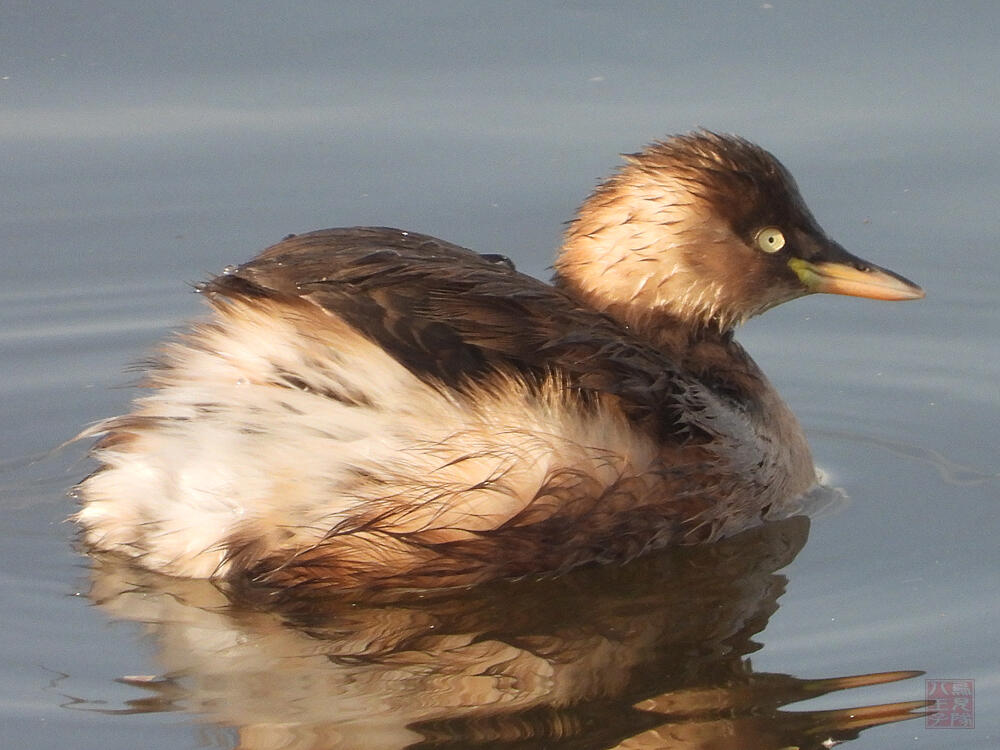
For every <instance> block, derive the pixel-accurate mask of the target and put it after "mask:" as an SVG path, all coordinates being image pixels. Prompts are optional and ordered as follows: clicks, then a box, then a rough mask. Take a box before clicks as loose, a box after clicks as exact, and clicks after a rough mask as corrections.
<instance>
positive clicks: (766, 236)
mask: <svg viewBox="0 0 1000 750" xmlns="http://www.w3.org/2000/svg"><path fill="white" fill-rule="evenodd" d="M753 241H754V243H755V244H756V245H757V247H758V249H760V250H763V251H764V252H765V253H776V252H778V251H779V250H780V249H781V248H783V247H784V246H785V235H783V234H782V233H781V230H780V229H778V228H777V227H764V228H763V229H761V230H760V231H759V232H757V236H756V237H754V238H753Z"/></svg>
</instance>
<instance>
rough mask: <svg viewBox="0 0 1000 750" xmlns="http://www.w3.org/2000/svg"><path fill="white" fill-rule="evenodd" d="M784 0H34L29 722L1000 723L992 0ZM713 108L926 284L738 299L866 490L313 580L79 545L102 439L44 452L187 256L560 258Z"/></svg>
mask: <svg viewBox="0 0 1000 750" xmlns="http://www.w3.org/2000/svg"><path fill="white" fill-rule="evenodd" d="M771 5H773V6H774V7H770V6H767V5H766V4H759V3H747V4H744V5H739V6H734V5H732V4H728V3H724V4H714V5H713V4H697V5H691V6H679V5H672V4H671V5H668V4H659V3H650V4H635V5H630V6H626V7H625V8H624V9H622V8H620V7H618V6H617V5H611V4H604V3H576V4H558V5H557V4H552V5H546V6H544V7H541V8H539V7H537V6H536V4H532V3H524V4H517V3H505V4H501V5H496V6H491V7H487V6H483V5H474V6H473V5H465V4H451V3H421V4H387V5H379V6H372V5H369V4H337V5H336V6H332V5H327V4H324V3H316V4H308V3H304V4H297V5H295V6H294V7H292V8H288V7H285V6H281V5H271V4H263V3H258V4H254V3H241V4H240V5H239V6H238V7H236V6H234V7H232V8H225V7H222V6H203V5H201V4H196V3H190V4H184V3H175V4H171V5H170V6H162V5H160V4H142V3H111V2H104V3H88V4H86V5H84V6H81V5H79V4H78V5H74V6H72V7H69V6H63V5H61V4H45V3H30V4H28V3H24V4H15V3H8V4H7V5H5V8H4V9H3V10H2V11H0V92H2V97H0V144H2V150H3V152H4V155H5V156H4V161H5V166H4V177H5V179H4V180H3V183H2V185H3V187H2V188H0V258H2V259H3V274H2V275H0V367H2V372H3V378H2V381H0V415H2V424H3V425H4V429H3V430H2V431H0V528H2V531H3V543H2V544H0V592H2V596H3V601H4V602H5V606H4V607H3V609H2V610H0V716H2V721H0V727H2V728H0V733H2V738H3V744H4V746H9V747H39V748H42V747H57V746H66V745H70V746H73V747H80V748H86V747H95V748H96V747H102V748H104V747H108V748H117V747H123V748H124V747H134V746H135V743H136V738H137V737H141V738H142V741H141V744H142V745H143V746H144V747H149V748H159V747H164V748H166V747H171V748H176V747H203V746H212V747H217V746H218V747H235V746H241V747H369V748H371V747H402V746H406V745H407V744H414V743H423V744H421V746H422V747H431V746H438V745H449V746H452V747H468V746H471V745H473V744H476V743H478V744H480V745H484V746H500V745H504V746H507V745H509V746H518V747H555V746H567V747H569V746H572V747H612V746H616V745H620V746H621V747H647V746H663V745H664V744H665V743H667V740H665V739H664V737H666V736H668V735H669V736H671V737H673V738H675V739H674V740H672V741H673V742H675V745H673V746H679V747H703V746H707V745H708V744H709V743H710V742H712V741H715V742H717V743H719V744H717V745H714V746H726V747H743V748H756V747H782V746H788V745H793V744H802V745H803V746H810V745H815V744H816V743H819V742H822V741H823V740H824V739H827V738H829V737H833V738H835V739H848V738H850V737H852V736H855V735H858V733H859V732H860V736H859V737H858V739H856V740H855V741H854V742H853V744H852V746H853V747H878V748H896V747H907V748H911V747H914V746H917V747H957V748H987V747H990V748H992V747H995V746H996V745H997V742H998V732H1000V721H998V719H997V716H998V715H1000V710H998V709H1000V689H998V688H1000V667H998V659H997V648H996V643H997V628H996V622H997V620H998V616H1000V589H998V586H997V582H996V579H997V576H996V569H997V562H998V558H1000V555H998V551H997V545H996V530H997V517H998V512H997V499H998V495H1000V493H998V489H1000V477H998V471H1000V468H998V465H1000V461H998V455H997V444H998V437H1000V434H998V433H1000V430H998V418H1000V385H998V383H1000V378H998V374H1000V372H998V371H1000V336H998V334H997V331H998V330H1000V312H998V305H997V293H996V289H997V284H998V280H1000V279H998V276H1000V274H998V270H997V262H996V238H997V237H998V236H1000V219H998V216H997V212H996V202H997V188H996V186H997V184H1000V156H998V151H997V149H996V144H997V143H998V142H1000V137H998V136H1000V127H998V122H1000V118H998V117H997V114H998V112H997V105H996V102H997V101H1000V79H997V77H996V76H995V75H993V71H995V70H997V69H998V67H1000V60H998V57H1000V55H998V51H997V45H996V40H995V31H994V30H995V29H996V28H997V25H998V23H1000V11H998V10H997V9H996V7H995V6H994V5H993V4H990V3H983V4H978V5H977V4H973V3H964V4H961V5H958V4H953V5H926V6H924V5H914V4H912V3H899V4H893V3H880V4H878V5H877V6H871V5H869V4H863V3H858V4H837V5H835V6H834V5H829V4H820V3H816V4H805V3H797V4H788V5H786V4H784V3H777V2H776V3H773V4H771ZM697 125H705V126H708V127H712V128H715V129H719V130H726V131H732V132H738V133H740V134H742V135H745V136H747V137H749V138H751V139H753V140H756V141H758V142H760V143H762V144H763V145H765V146H766V147H768V148H770V149H771V150H773V151H774V152H776V153H777V154H778V155H779V156H780V157H781V158H782V160H783V161H784V162H785V163H786V164H787V165H788V166H789V168H790V169H791V170H792V172H793V173H794V174H795V175H796V177H797V178H798V180H799V183H800V186H801V187H802V189H803V192H804V194H805V196H806V198H807V200H808V201H809V203H810V205H811V207H812V208H813V210H814V212H815V213H816V215H817V217H818V218H819V220H820V222H821V223H822V224H823V225H824V227H825V228H826V229H827V230H828V231H829V232H830V234H831V235H833V236H834V237H835V238H837V239H838V240H839V241H841V242H842V244H844V245H845V246H846V247H848V248H849V249H851V250H853V251H856V252H858V253H859V254H861V255H862V256H865V257H870V258H871V259H872V260H874V261H876V262H878V263H881V264H884V265H886V266H888V267H890V268H893V269H895V270H898V271H900V272H902V273H904V274H905V275H907V276H909V277H911V278H913V279H914V280H916V281H918V282H919V283H921V284H923V285H924V286H925V288H926V289H927V291H928V297H927V299H926V300H923V301H921V302H917V303H907V304H882V303H874V302H867V301H859V300H848V299H834V298H809V299H806V300H801V301H797V302H794V303H791V304H789V305H786V306H783V307H781V308H779V309H777V310H774V311H772V312H770V313H768V314H767V315H766V316H765V317H763V318H761V319H759V320H756V321H753V322H752V323H751V324H750V325H748V326H747V327H746V328H745V329H744V330H743V331H742V332H741V334H740V337H741V340H742V342H743V343H744V345H745V346H746V347H747V348H748V349H749V350H750V351H751V352H752V353H753V354H754V356H755V358H756V359H757V361H758V363H759V364H760V365H761V366H762V367H763V369H764V370H765V371H766V372H767V373H768V374H769V376H770V377H771V379H772V380H773V381H774V382H775V384H776V385H777V387H778V388H779V390H780V391H781V392H782V394H783V395H784V396H785V398H786V400H787V401H788V402H789V403H790V404H791V405H792V407H793V409H794V410H795V411H796V413H797V414H798V415H799V417H800V419H801V420H802V422H803V423H804V425H805V427H806V430H807V432H808V434H809V437H810V440H811V443H812V447H813V451H814V453H815V455H816V457H817V460H818V461H819V463H820V464H821V466H822V467H823V468H824V470H825V471H826V472H827V473H828V474H829V476H830V482H831V484H833V485H835V486H838V487H842V488H843V489H844V491H845V492H846V494H847V495H848V496H849V498H850V500H849V501H847V502H841V503H833V504H831V506H830V507H828V508H827V509H826V511H825V512H823V513H819V514H818V515H817V517H815V518H814V519H813V520H812V523H811V526H810V527H809V528H808V529H807V528H806V527H805V526H804V525H803V524H802V523H801V522H791V524H790V525H788V524H786V525H782V526H779V527H777V528H775V529H770V530H768V531H766V532H759V533H757V534H755V535H751V536H750V537H749V538H747V539H740V540H734V541H733V542H732V543H728V544H727V545H724V546H720V547H718V548H708V549H704V550H696V551H684V552H682V553H677V554H667V555H663V556H659V557H656V558H652V559H649V560H644V561H641V562H640V563H639V564H637V565H635V566H629V567H628V568H626V569H625V570H605V571H581V572H580V573H579V574H578V575H574V576H568V577H566V578H564V579H560V580H558V581H555V582H548V583H524V582H522V583H520V584H503V585H497V586H493V587H484V588H483V589H481V590H475V591H472V592H466V593H463V594H461V595H457V596H454V597H431V598H428V599H421V600H411V599H405V598H403V599H400V600H395V601H380V602H350V603H347V602H328V603H326V604H325V605H324V607H323V608H321V609H319V610H318V611H309V612H302V611H294V610H291V611H275V610H274V609H273V608H268V607H266V606H262V605H261V603H260V602H253V601H251V602H247V601H232V600H229V599H226V598H224V597H223V596H222V595H221V594H220V593H219V592H218V591H217V590H216V589H215V588H214V587H212V586H210V585H208V584H204V583H198V582H189V583H179V582H176V581H169V580H168V581H164V580H163V579H158V578H156V577H155V576H150V575H148V574H144V573H143V572H141V571H136V570H130V569H124V570H123V569H121V568H120V567H116V566H115V565H114V564H113V563H112V562H110V561H92V560H90V559H89V558H87V557H86V556H82V555H80V554H79V553H78V552H77V551H76V550H75V549H74V546H73V538H74V530H73V527H72V526H71V525H70V524H67V523H64V522H63V520H64V519H65V517H66V516H67V515H68V514H69V513H70V512H71V511H72V507H73V504H72V501H71V500H69V499H68V498H67V497H66V496H65V493H66V491H67V489H68V488H69V487H71V486H72V484H73V483H74V482H75V481H78V480H79V479H80V478H81V477H82V476H84V475H85V473H86V472H87V471H88V470H89V468H90V464H88V463H87V462H86V461H85V460H84V459H83V453H84V446H80V445H71V446H69V447H67V448H64V449H62V450H60V451H56V452H52V451H53V449H55V448H56V447H57V446H59V445H60V444H61V443H62V442H63V441H65V440H66V439H68V438H69V437H71V436H72V435H74V434H75V433H76V432H77V431H78V430H79V429H80V428H81V427H82V426H84V425H86V424H88V423H90V422H93V421H94V420H97V419H99V418H101V417H104V416H108V415H112V414H117V413H121V412H122V411H123V410H124V409H125V408H126V406H127V403H128V401H129V399H130V398H131V397H132V396H133V394H134V391H132V390H130V389H129V388H123V387H120V386H124V385H127V384H128V383H130V382H131V381H132V380H133V379H134V378H135V374H134V373H128V372H126V371H125V368H126V366H127V365H128V364H129V363H130V362H134V361H136V360H139V359H141V358H142V357H144V356H146V355H147V354H148V353H149V351H150V349H151V347H152V346H153V345H154V344H155V342H156V341H157V340H159V339H160V338H161V337H162V336H163V335H164V334H165V332H166V331H167V330H168V329H169V328H170V327H171V326H174V325H177V324H179V323H180V322H181V321H183V320H184V319H186V318H188V317H191V316H194V315H197V314H198V312H199V309H200V308H199V300H198V298H197V296H196V295H194V294H190V293H189V290H190V286H189V284H190V283H192V282H197V281H198V280H200V279H203V278H205V277H206V276H207V275H209V274H212V273H217V272H220V271H221V270H222V269H223V268H224V267H225V266H226V265H227V264H231V263H235V262H239V261H242V260H245V259H247V258H248V257H250V256H251V255H252V254H253V253H255V252H256V251H257V250H259V249H260V248H262V247H264V246H265V245H267V244H270V243H271V242H272V241H274V240H276V239H278V238H280V237H281V236H283V235H284V234H286V233H288V232H298V231H305V230H309V229H315V228H321V227H326V226H337V225H349V224H386V225H394V226H401V227H404V228H407V229H413V230H415V231H423V232H427V233H430V234H435V235H437V236H440V237H443V238H445V239H448V240H451V241H454V242H458V243H460V244H464V245H466V246H470V247H473V248H476V249H478V250H481V251H483V252H500V253H504V254H507V255H509V256H510V257H512V258H513V259H514V260H515V261H516V262H517V264H518V265H519V267H521V268H522V269H525V270H527V271H529V272H531V273H535V274H537V275H545V274H546V273H547V271H546V266H547V265H548V264H549V263H550V262H551V258H552V253H553V250H554V248H555V247H556V246H557V245H558V241H559V235H560V232H561V229H562V224H561V222H563V221H565V220H566V219H568V218H569V217H570V216H571V215H572V211H573V210H574V208H575V206H576V204H577V203H578V202H579V201H580V200H581V199H582V198H583V196H584V195H585V194H586V193H587V192H588V191H589V190H590V189H591V187H592V186H593V184H594V182H595V180H596V179H597V178H598V177H600V176H601V175H603V174H606V173H607V172H608V170H609V169H610V168H612V167H613V166H614V165H615V163H616V157H615V154H616V153H618V152H621V151H630V150H635V149H636V148H638V147H639V146H640V145H642V144H643V143H645V142H647V141H649V140H650V139H652V138H655V137H658V136H662V135H664V134H666V133H669V132H677V131H683V130H687V129H689V128H691V127H694V126H697ZM807 535H808V539H806V536H807ZM796 553H797V554H796ZM911 670H912V671H917V670H919V671H923V672H925V675H924V676H914V675H913V674H911V673H910V672H909V671H911ZM900 671H902V672H900ZM897 672H900V673H897ZM872 673H888V674H884V675H883V676H882V677H870V678H859V679H858V680H855V681H843V680H840V679H839V678H843V677H845V676H848V675H865V674H872ZM928 678H931V679H943V678H951V679H962V680H965V679H968V680H975V687H974V690H975V695H974V698H975V728H974V729H941V728H929V727H927V726H925V721H924V719H921V718H917V719H910V720H905V721H899V722H894V723H882V722H887V721H889V720H890V719H896V718H900V717H901V716H902V715H904V714H905V713H906V712H907V711H908V710H911V709H912V705H913V704H912V702H913V701H919V700H922V699H923V698H924V693H925V683H924V680H925V679H928ZM817 679H829V680H832V682H821V683H817V682H815V680H817ZM871 705H882V706H889V707H888V708H884V709H880V710H877V711H869V712H864V711H861V712H858V711H856V710H853V709H856V708H857V707H859V706H871ZM834 709H852V710H850V711H847V712H846V713H844V714H837V713H832V714H831V713H818V712H824V711H827V710H834ZM850 715H853V716H854V718H853V719H852V718H850ZM879 724H881V725H879ZM869 725H871V728H867V729H865V728H864V727H866V726H869ZM877 725H879V726H877ZM724 737H730V738H732V737H736V738H738V739H730V740H723V739H722V738H724ZM682 740H683V741H682ZM685 742H686V743H687V744H684V743H685ZM726 742H729V744H725V743H726ZM283 743H284V744H283ZM699 743H700V744H699Z"/></svg>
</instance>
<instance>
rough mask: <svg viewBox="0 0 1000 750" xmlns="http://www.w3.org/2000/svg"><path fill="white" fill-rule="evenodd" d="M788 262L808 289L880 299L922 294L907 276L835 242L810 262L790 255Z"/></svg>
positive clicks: (898, 298)
mask: <svg viewBox="0 0 1000 750" xmlns="http://www.w3.org/2000/svg"><path fill="white" fill-rule="evenodd" d="M788 265H789V267H790V268H791V269H792V270H793V271H794V272H795V275H796V276H798V277H799V279H800V280H801V281H802V283H803V284H804V285H805V286H806V288H807V289H808V290H809V291H810V292H823V293H826V294H846V295H849V296H851V297H868V298H870V299H883V300H904V299H920V298H921V297H923V296H924V290H923V289H921V288H920V287H919V286H917V285H916V284H914V283H913V282H912V281H910V280H909V279H907V278H904V277H903V276H900V275H899V274H898V273H893V272H892V271H889V270H887V269H885V268H880V267H879V266H876V265H875V264H874V263H869V262H868V261H866V260H862V259H861V258H858V257H855V256H854V255H851V254H850V253H849V252H847V251H846V250H844V249H843V248H842V247H840V245H838V244H837V243H835V242H830V243H829V245H828V246H827V247H825V248H823V252H822V254H821V255H819V257H816V258H814V259H813V260H811V261H809V260H804V259H802V258H794V257H793V258H790V259H789V261H788Z"/></svg>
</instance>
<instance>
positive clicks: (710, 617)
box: [75, 516, 926, 750]
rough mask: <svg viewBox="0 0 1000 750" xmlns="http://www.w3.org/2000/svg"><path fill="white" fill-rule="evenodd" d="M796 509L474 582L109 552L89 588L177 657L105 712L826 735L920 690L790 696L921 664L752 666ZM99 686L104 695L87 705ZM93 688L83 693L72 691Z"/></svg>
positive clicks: (797, 740)
mask: <svg viewBox="0 0 1000 750" xmlns="http://www.w3.org/2000/svg"><path fill="white" fill-rule="evenodd" d="M808 529H809V522H808V520H807V519H806V518H804V517H801V516H800V517H795V518H791V519H787V520H784V521H780V522H774V523H770V524H767V525H765V526H762V527H759V528H756V529H753V530H751V531H748V532H745V533H743V534H740V535H738V536H736V537H733V538H731V539H728V540H725V541H722V542H720V543H718V544H714V545H708V546H702V547H689V548H679V549H672V550H666V551H663V552H661V553H657V554H654V555H650V556H647V557H645V558H642V559H639V560H636V561H634V562H633V563H631V564H630V565H627V566H624V567H615V566H604V567H587V568H582V569H579V570H577V571H574V572H572V573H570V574H567V575H564V576H562V577H559V578H554V579H548V580H535V581H525V580H522V581H519V582H516V583H509V582H500V583H495V584H489V585H484V586H479V587H475V588H474V589H471V590H459V591H450V592H446V591H434V592H416V591H410V592H405V593H401V592H397V593H388V592H381V593H378V594H369V595H366V596H365V597H363V598H359V597H358V596H357V595H355V596H354V597H353V598H352V597H351V596H348V595H339V596H337V597H332V598H326V599H323V600H317V599H316V598H315V597H311V598H309V599H308V600H294V599H293V600H289V599H283V600H280V601H276V600H272V599H271V592H267V591H264V592H261V591H257V590H250V591H232V590H230V591H226V590H223V589H222V588H220V587H219V586H218V585H216V584H213V583H211V582H208V581H203V580H179V579H176V578H169V577H164V576H158V575H157V574H154V573H151V572H149V571H146V570H143V569H141V568H138V567H134V566H130V565H129V564H128V563H123V562H122V561H121V560H118V559H108V558H100V557H99V558H96V559H95V560H94V568H93V582H92V587H91V591H90V596H91V598H92V599H93V601H94V602H96V603H97V604H98V605H100V606H101V608H103V609H104V610H105V611H106V612H108V613H109V614H111V615H112V616H115V617H119V618H123V619H128V620H134V621H137V622H141V623H143V629H144V631H146V634H147V635H149V636H152V642H153V643H155V644H156V648H157V657H158V660H159V661H160V663H161V664H162V667H163V670H164V671H163V673H162V675H161V676H158V677H123V678H121V680H120V681H121V682H124V683H126V684H128V685H130V686H134V687H136V688H138V689H141V690H142V691H144V692H145V693H146V695H145V696H144V697H142V698H136V699H134V700H131V701H129V702H128V703H127V705H126V706H123V707H121V708H119V709H107V708H100V709H94V710H100V711H102V712H109V713H123V714H134V713H155V712H165V711H186V712H189V713H190V714H192V715H194V716H196V717H197V720H196V721H197V722H198V723H199V724H207V725H209V726H212V727H216V728H217V729H218V731H219V737H218V738H217V739H218V741H219V742H220V743H221V745H222V746H231V745H232V744H233V743H232V737H231V736H228V735H229V734H230V733H231V732H232V731H235V732H236V733H237V735H238V741H237V742H236V746H238V747H240V748H285V749H290V748H294V749H296V750H299V749H301V750H305V749H306V748H308V749H309V750H319V749H320V748H338V749H341V750H344V749H351V748H365V749H366V750H371V749H372V748H432V747H434V748H443V747H476V746H489V747H518V748H529V747H531V748H534V747H539V748H540V747H546V748H555V747H573V748H612V747H620V748H652V747H656V748H664V747H668V748H696V747H697V748H705V747H711V748H740V749H741V750H754V749H755V748H779V747H789V746H792V747H801V748H806V747H823V746H825V747H829V746H830V745H831V743H835V742H839V741H844V740H849V739H853V738H855V737H857V736H858V734H859V732H861V731H862V730H864V729H866V728H869V727H873V726H879V725H882V724H887V723H890V722H894V721H900V720H903V719H907V718H912V717H914V716H918V715H922V714H921V713H919V712H918V709H919V708H921V707H924V706H925V705H926V704H925V702H923V701H911V702H905V703H892V704H886V705H877V706H867V707H863V708H847V709H842V710H825V711H785V710H781V709H782V707H784V706H786V705H788V704H791V703H795V702H798V701H802V700H806V699H809V698H814V697H817V696H820V695H824V694H826V693H830V692H832V691H837V690H843V689H848V688H854V687H862V686H870V685H877V684H879V683H885V682H892V681H895V680H900V679H905V678H909V677H914V676H916V675H918V674H920V673H919V672H915V671H896V672H883V673H878V674H869V675H860V676H853V677H835V678H827V679H799V678H797V677H793V676H790V675H786V674H774V673H762V672H754V671H753V669H752V666H751V664H750V660H749V659H748V654H750V653H752V652H754V651H756V650H757V649H758V648H760V644H758V643H755V642H754V641H753V640H752V638H753V636H754V635H756V634H758V633H760V632H761V631H762V630H763V629H764V628H765V626H766V625H767V622H768V619H769V618H770V616H771V615H772V614H773V613H774V612H775V611H776V610H777V608H778V604H777V600H778V597H779V596H781V594H782V593H783V592H784V590H785V585H786V583H787V579H786V578H785V576H783V575H780V574H777V573H776V571H778V570H779V569H781V568H782V567H784V566H786V565H788V564H789V563H790V562H791V561H792V560H793V559H794V557H795V555H796V554H797V553H798V552H799V550H800V549H801V548H802V546H803V544H804V543H805V540H806V538H807V535H808ZM93 703H94V701H91V702H90V704H89V705H90V706H93ZM81 705H83V706H87V705H88V704H87V702H86V701H84V702H83V703H82V704H81V703H79V702H77V703H76V704H75V707H80V706H81Z"/></svg>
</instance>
